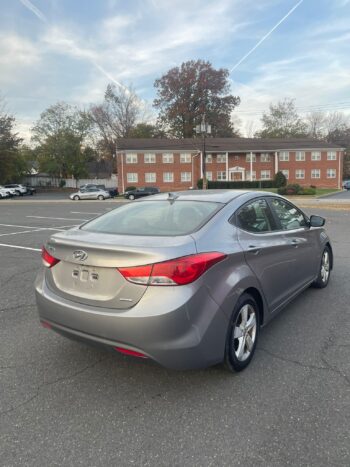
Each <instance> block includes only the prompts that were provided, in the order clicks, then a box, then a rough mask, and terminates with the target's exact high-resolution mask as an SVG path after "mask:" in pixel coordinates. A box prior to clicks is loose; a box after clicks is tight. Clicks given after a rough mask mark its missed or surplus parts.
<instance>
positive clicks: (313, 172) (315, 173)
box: [311, 169, 321, 178]
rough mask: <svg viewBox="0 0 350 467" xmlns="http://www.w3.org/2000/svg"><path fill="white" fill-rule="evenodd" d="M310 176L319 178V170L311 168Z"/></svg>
mask: <svg viewBox="0 0 350 467" xmlns="http://www.w3.org/2000/svg"><path fill="white" fill-rule="evenodd" d="M311 178H321V170H320V169H312V170H311Z"/></svg>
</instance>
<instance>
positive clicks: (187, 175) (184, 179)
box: [181, 172, 191, 182]
mask: <svg viewBox="0 0 350 467" xmlns="http://www.w3.org/2000/svg"><path fill="white" fill-rule="evenodd" d="M181 181H182V182H190V181H191V172H181Z"/></svg>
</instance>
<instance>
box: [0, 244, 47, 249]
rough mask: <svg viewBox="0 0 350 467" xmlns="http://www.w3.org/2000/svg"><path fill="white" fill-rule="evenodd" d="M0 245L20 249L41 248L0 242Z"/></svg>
mask: <svg viewBox="0 0 350 467" xmlns="http://www.w3.org/2000/svg"><path fill="white" fill-rule="evenodd" d="M0 246H5V247H7V248H18V249H20V250H31V251H41V248H30V247H29V246H19V245H8V244H7V243H0Z"/></svg>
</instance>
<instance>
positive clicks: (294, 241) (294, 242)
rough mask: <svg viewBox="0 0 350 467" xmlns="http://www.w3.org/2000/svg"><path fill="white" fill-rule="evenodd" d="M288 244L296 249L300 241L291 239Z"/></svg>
mask: <svg viewBox="0 0 350 467" xmlns="http://www.w3.org/2000/svg"><path fill="white" fill-rule="evenodd" d="M290 243H291V244H292V245H293V246H294V247H295V248H297V247H298V245H299V244H300V241H299V240H298V239H297V238H293V239H292V240H291V241H290Z"/></svg>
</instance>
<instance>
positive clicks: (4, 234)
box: [0, 227, 66, 237]
mask: <svg viewBox="0 0 350 467" xmlns="http://www.w3.org/2000/svg"><path fill="white" fill-rule="evenodd" d="M43 230H54V231H59V232H65V231H66V230H65V229H55V228H51V227H47V228H44V229H32V230H21V231H20V232H8V233H3V234H0V237H5V236H6V235H19V234H25V233H32V232H42V231H43Z"/></svg>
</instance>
